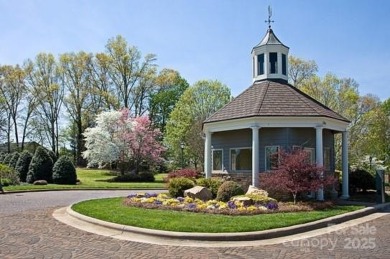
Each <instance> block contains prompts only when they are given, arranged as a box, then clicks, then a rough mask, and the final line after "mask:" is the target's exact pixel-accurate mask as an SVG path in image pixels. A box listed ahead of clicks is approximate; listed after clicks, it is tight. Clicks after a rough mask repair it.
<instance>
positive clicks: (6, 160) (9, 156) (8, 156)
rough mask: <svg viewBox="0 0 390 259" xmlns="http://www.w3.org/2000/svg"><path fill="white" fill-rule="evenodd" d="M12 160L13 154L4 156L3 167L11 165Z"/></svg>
mask: <svg viewBox="0 0 390 259" xmlns="http://www.w3.org/2000/svg"><path fill="white" fill-rule="evenodd" d="M11 159H12V154H11V153H8V154H6V155H5V156H4V159H3V163H2V164H3V165H8V164H9V161H11Z"/></svg>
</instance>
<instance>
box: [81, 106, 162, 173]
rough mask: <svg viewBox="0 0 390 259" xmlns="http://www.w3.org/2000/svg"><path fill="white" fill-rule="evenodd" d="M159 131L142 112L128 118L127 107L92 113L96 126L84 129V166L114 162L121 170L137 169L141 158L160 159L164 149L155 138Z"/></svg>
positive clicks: (142, 159) (154, 161) (158, 135)
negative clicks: (139, 115) (86, 163)
mask: <svg viewBox="0 0 390 259" xmlns="http://www.w3.org/2000/svg"><path fill="white" fill-rule="evenodd" d="M160 135H161V133H160V131H159V130H158V129H152V128H151V123H150V120H149V118H148V117H146V116H141V117H136V118H132V117H130V115H129V110H128V109H123V110H121V111H109V112H102V113H100V114H99V115H98V116H97V117H96V126H95V127H93V128H87V129H86V130H85V132H84V137H85V147H86V151H84V152H83V157H84V158H85V159H87V161H88V166H96V165H98V166H99V168H102V167H104V166H106V165H107V164H111V163H113V162H116V163H117V164H118V167H119V169H120V171H121V173H122V174H123V173H125V171H126V170H130V169H133V170H134V171H135V172H138V170H139V168H140V164H141V163H142V162H147V163H148V164H154V163H157V162H159V161H160V159H161V158H160V157H161V153H162V152H163V151H164V148H163V147H162V146H161V145H160V143H159V142H158V138H159V137H160Z"/></svg>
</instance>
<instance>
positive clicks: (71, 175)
mask: <svg viewBox="0 0 390 259" xmlns="http://www.w3.org/2000/svg"><path fill="white" fill-rule="evenodd" d="M76 181H77V175H76V168H75V167H74V165H73V163H72V160H70V158H69V157H67V156H61V157H60V158H59V159H58V160H57V162H55V164H54V166H53V183H56V184H76Z"/></svg>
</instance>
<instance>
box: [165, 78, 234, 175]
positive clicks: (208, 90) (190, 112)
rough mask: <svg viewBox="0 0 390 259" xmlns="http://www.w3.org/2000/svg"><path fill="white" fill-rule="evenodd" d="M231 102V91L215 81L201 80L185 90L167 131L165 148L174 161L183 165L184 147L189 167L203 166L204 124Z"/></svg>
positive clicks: (170, 118)
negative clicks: (182, 146)
mask: <svg viewBox="0 0 390 259" xmlns="http://www.w3.org/2000/svg"><path fill="white" fill-rule="evenodd" d="M230 100H231V93H230V89H229V88H228V87H227V86H226V85H224V84H222V83H221V82H219V81H216V80H215V81H213V80H201V81H198V82H196V83H195V84H194V85H193V86H191V87H189V88H188V89H187V90H185V92H184V93H183V95H182V96H181V97H180V99H179V101H178V102H177V104H176V106H175V108H174V109H173V111H172V113H171V114H170V116H169V120H168V123H167V127H166V135H165V144H166V146H167V147H168V149H169V152H170V155H171V156H172V157H174V158H175V161H180V160H179V157H180V155H181V147H180V146H181V143H183V144H184V146H185V148H184V152H185V157H186V161H187V163H190V162H191V163H192V164H193V165H194V166H195V168H197V167H198V166H199V165H202V164H203V157H204V152H203V150H204V141H203V139H202V137H203V132H202V123H203V121H204V120H205V119H206V118H207V117H209V116H210V115H211V114H213V113H214V112H216V111H217V110H219V109H220V108H222V107H223V106H224V105H225V104H226V103H228V102H229V101H230Z"/></svg>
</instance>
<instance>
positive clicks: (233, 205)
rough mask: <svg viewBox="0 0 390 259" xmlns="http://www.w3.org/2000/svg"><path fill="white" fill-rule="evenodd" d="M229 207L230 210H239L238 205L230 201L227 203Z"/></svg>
mask: <svg viewBox="0 0 390 259" xmlns="http://www.w3.org/2000/svg"><path fill="white" fill-rule="evenodd" d="M227 205H228V207H229V209H233V210H234V209H237V205H236V204H235V203H234V201H228V202H227Z"/></svg>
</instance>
